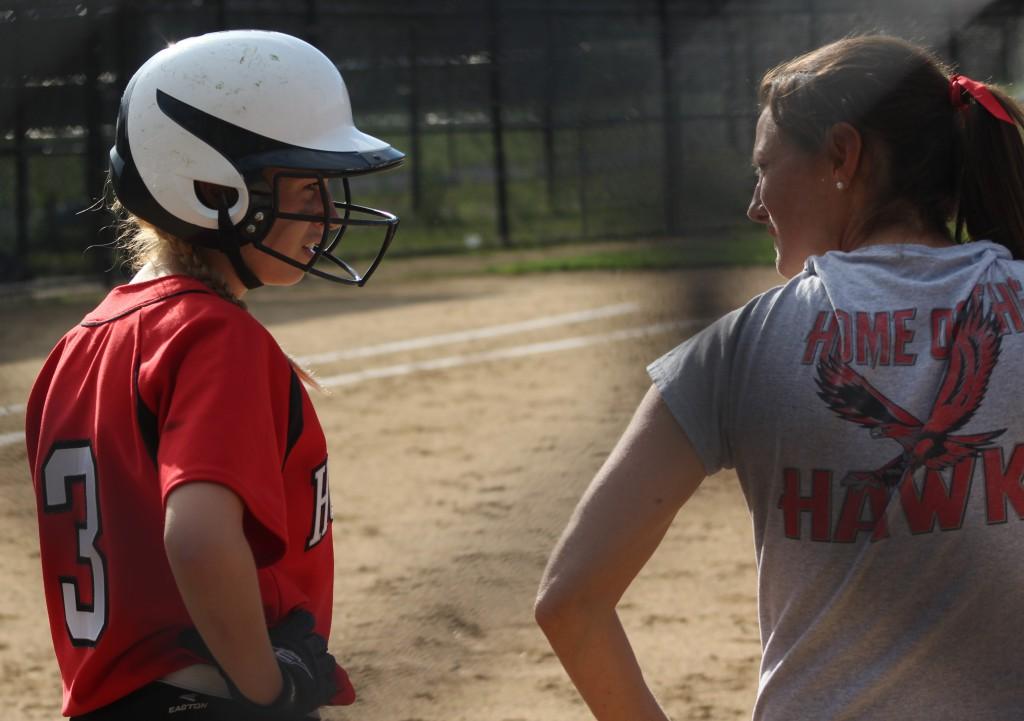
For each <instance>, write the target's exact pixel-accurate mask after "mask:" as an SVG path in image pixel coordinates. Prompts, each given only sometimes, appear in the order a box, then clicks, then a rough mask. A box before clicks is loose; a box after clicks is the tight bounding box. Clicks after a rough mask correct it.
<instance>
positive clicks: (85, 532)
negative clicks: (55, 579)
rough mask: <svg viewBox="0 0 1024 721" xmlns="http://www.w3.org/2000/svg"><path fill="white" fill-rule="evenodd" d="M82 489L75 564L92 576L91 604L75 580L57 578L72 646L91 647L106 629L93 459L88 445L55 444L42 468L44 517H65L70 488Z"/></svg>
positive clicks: (98, 511)
mask: <svg viewBox="0 0 1024 721" xmlns="http://www.w3.org/2000/svg"><path fill="white" fill-rule="evenodd" d="M79 482H80V483H82V484H83V485H84V487H85V521H84V523H78V524H76V530H77V534H76V535H77V538H76V544H77V546H76V547H77V550H78V561H79V563H82V564H88V566H89V569H90V571H91V572H92V603H83V602H82V594H81V593H80V591H79V588H78V580H77V579H76V578H74V577H72V576H61V577H60V588H61V593H62V594H63V596H64V621H65V624H66V625H67V629H68V635H69V636H70V637H71V643H72V645H74V646H93V645H95V644H96V642H97V641H98V640H99V638H100V636H101V635H102V634H103V629H104V627H105V626H106V625H107V577H106V568H105V559H104V558H103V554H102V553H100V552H99V550H98V549H97V548H96V539H97V538H99V536H100V529H101V526H100V507H99V495H98V493H97V488H96V483H97V479H96V459H95V458H94V457H93V455H92V445H91V444H90V443H89V442H88V441H72V442H70V443H67V442H66V443H56V444H54V446H53V448H52V449H51V450H50V457H49V458H48V459H47V461H46V465H45V466H44V467H43V507H44V509H45V510H46V512H47V513H68V512H71V511H72V510H73V509H72V499H71V486H72V484H73V483H79Z"/></svg>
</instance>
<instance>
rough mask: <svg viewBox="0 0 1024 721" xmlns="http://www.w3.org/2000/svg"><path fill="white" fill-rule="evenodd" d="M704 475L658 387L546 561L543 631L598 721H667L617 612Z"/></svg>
mask: <svg viewBox="0 0 1024 721" xmlns="http://www.w3.org/2000/svg"><path fill="white" fill-rule="evenodd" d="M704 475H705V474H704V467H703V465H702V463H701V461H700V459H699V458H698V456H697V454H696V452H695V451H694V449H693V446H692V445H691V444H690V442H689V439H687V437H686V434H685V433H683V431H682V429H681V428H680V427H679V425H678V423H676V421H675V419H674V418H673V417H672V415H671V414H670V412H669V411H668V409H667V408H666V407H665V405H664V403H663V402H662V401H661V398H660V396H659V394H658V392H657V390H656V389H655V388H654V387H653V386H652V387H651V389H650V390H649V391H648V392H647V395H646V396H645V397H644V399H643V401H641V403H640V406H639V407H638V408H637V411H636V413H635V414H634V416H633V420H632V421H631V422H630V424H629V426H628V427H627V429H626V431H625V433H624V434H623V436H622V438H621V439H620V440H619V442H618V444H617V445H616V446H615V449H614V450H613V451H612V453H611V455H610V456H609V457H608V460H607V461H605V464H604V466H602V468H601V470H600V471H598V473H597V475H596V476H595V478H594V480H593V482H592V483H591V484H590V487H589V488H588V489H587V491H586V492H585V493H584V495H583V498H582V499H581V500H580V502H579V505H577V507H576V510H575V512H574V513H573V516H572V518H571V520H570V521H569V525H568V527H567V528H566V529H565V532H564V533H563V534H562V537H561V539H560V540H559V541H558V544H557V545H556V546H555V550H554V552H553V553H552V555H551V559H550V560H549V561H548V567H547V569H546V570H545V572H544V577H543V579H542V581H541V585H540V590H539V592H538V598H537V604H536V617H537V622H538V623H539V624H540V626H541V628H542V629H543V631H544V633H545V634H546V635H547V637H548V640H549V641H550V643H551V646H552V648H553V649H554V651H555V653H556V654H557V655H558V658H559V659H560V660H561V662H562V665H563V666H564V667H565V670H566V671H567V672H568V674H569V677H570V678H571V679H572V681H573V683H574V684H575V685H576V688H577V689H578V690H579V692H580V695H581V696H582V697H583V699H584V700H585V701H586V702H587V705H588V706H589V707H590V710H591V711H592V712H593V714H594V716H595V717H596V718H597V719H599V721H640V720H646V719H651V720H655V719H656V720H658V721H664V720H665V719H667V716H666V715H665V713H664V711H662V710H661V707H660V706H659V705H658V703H657V701H656V700H655V698H654V696H653V694H651V692H650V690H649V689H648V687H647V684H646V683H645V681H644V679H643V675H642V674H641V671H640V666H639V664H638V663H637V660H636V657H635V656H634V654H633V650H632V648H631V647H630V644H629V640H628V639H627V637H626V634H625V632H624V630H623V628H622V625H621V624H620V622H619V618H618V615H617V614H616V612H615V606H616V604H617V603H618V602H619V599H620V598H621V597H622V594H623V593H624V592H625V591H626V588H627V587H628V586H629V584H630V583H631V582H632V581H633V579H634V578H635V577H636V574H637V573H638V572H639V571H640V569H641V568H643V566H644V564H645V563H646V562H647V560H648V559H649V558H650V556H651V554H652V553H654V550H655V549H656V548H657V547H658V544H659V543H660V542H661V539H662V537H663V536H664V535H665V532H666V531H667V530H668V527H669V525H670V524H671V523H672V519H673V518H674V517H675V515H676V512H677V511H678V510H679V508H680V507H681V506H682V505H683V504H684V503H685V502H686V501H687V499H689V497H690V496H691V495H692V494H693V492H694V491H695V490H696V489H697V486H699V485H700V483H701V481H702V480H703V479H704Z"/></svg>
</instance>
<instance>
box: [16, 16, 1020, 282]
mask: <svg viewBox="0 0 1024 721" xmlns="http://www.w3.org/2000/svg"><path fill="white" fill-rule="evenodd" d="M1022 15H1024V2H1020V1H1015V2H1006V1H1000V2H981V1H979V0H877V1H870V2H869V1H867V0H861V1H857V0H760V1H759V0H723V1H721V2H716V1H714V0H617V1H615V0H431V1H430V2H427V1H425V0H423V1H417V0H390V1H389V2H381V1H380V0H289V2H281V1H280V0H161V1H159V2H158V1H156V0H150V1H148V2H146V1H143V2H126V1H123V0H120V1H119V0H83V1H82V2H71V1H64V0H38V1H31V2H29V1H25V0H18V1H15V2H13V3H12V2H11V1H10V0H8V1H7V2H6V3H4V2H3V1H2V0H0V281H2V280H18V279H25V278H32V277H40V276H46V275H53V274H83V273H85V274H90V273H108V274H109V273H111V270H110V268H111V266H112V261H111V253H110V251H109V250H108V249H105V248H99V249H94V250H93V251H91V252H88V253H86V252H84V250H85V248H87V247H88V246H90V245H91V244H96V243H104V242H109V241H110V240H111V233H110V229H109V228H106V227H105V226H106V224H107V223H108V216H107V215H106V214H105V213H102V212H82V211H83V210H84V209H85V208H87V207H88V206H90V205H91V204H92V203H93V202H94V201H95V200H97V199H99V198H100V197H101V196H102V193H103V183H104V178H105V173H106V162H107V152H108V149H109V147H110V146H111V144H112V142H113V132H114V120H115V117H116V113H117V105H118V101H119V98H120V95H121V91H122V90H123V88H124V85H125V83H126V82H127V80H128V79H129V78H130V77H131V74H132V73H133V72H134V70H135V69H136V68H137V67H138V66H139V65H140V64H141V63H142V62H143V61H145V59H146V58H148V57H149V56H150V55H152V54H153V53H154V52H156V51H157V50H159V49H160V48H161V47H164V46H166V44H167V43H169V42H172V41H174V40H176V39H179V38H183V37H187V36H190V35H195V34H199V33H203V32H208V31H212V30H218V29H228V28H265V29H275V30H281V31H284V32H288V33H291V34H294V35H298V36H300V37H304V38H306V39H307V40H309V41H310V42H312V43H314V44H315V45H317V46H318V47H320V48H321V49H322V50H323V51H324V52H325V53H326V54H327V55H328V56H329V57H331V58H332V59H333V60H334V61H335V62H336V63H337V64H338V66H339V68H340V69H341V72H342V75H343V76H344V78H345V81H346V83H347V85H348V87H349V92H350V95H351V97H352V101H353V107H354V111H355V117H356V122H357V124H358V125H359V127H360V128H361V129H362V130H364V131H366V132H369V133H371V134H373V135H376V136H378V137H382V138H384V139H386V140H388V141H389V142H391V143H392V144H393V145H394V146H396V147H398V148H400V149H402V150H404V151H405V152H406V153H408V155H409V160H408V162H407V163H406V165H405V166H404V167H403V168H401V169H399V170H397V171H394V172H392V173H389V174H384V175H380V176H368V177H365V178H360V179H358V180H357V181H355V182H354V184H353V186H354V191H355V197H356V200H357V202H361V203H367V204H371V205H377V206H378V207H383V208H387V209H389V210H392V211H394V212H397V213H398V214H399V215H400V216H401V217H402V230H401V232H400V233H399V236H398V241H397V242H396V246H395V250H394V252H398V253H402V252H406V253H414V252H420V253H424V252H442V251H457V250H463V249H467V248H470V249H473V248H493V247H503V246H517V247H521V246H536V245H544V244H549V243H555V242H564V241H574V240H596V239H605V238H640V237H644V238H649V237H653V236H669V237H676V238H686V237H688V236H691V235H694V234H702V233H703V234H706V233H708V232H711V231H715V230H721V229H730V228H735V227H737V224H739V223H744V222H745V218H744V212H745V208H746V203H747V199H748V195H749V192H750V189H751V185H752V177H751V173H750V165H749V154H750V147H751V140H752V135H753V128H754V124H755V121H756V97H755V94H756V85H757V80H758V79H759V78H760V76H761V74H762V73H763V72H764V71H765V70H766V69H767V68H769V67H771V66H772V65H774V64H776V63H777V62H779V61H781V60H784V59H787V58H789V57H792V56H794V55H797V54H799V53H800V52H802V51H805V50H808V49H810V48H813V47H817V46H819V45H821V44H823V43H825V42H828V41H829V40H832V39H835V38H838V37H842V36H844V35H847V34H850V33H852V32H865V31H886V32H891V33H895V34H898V35H901V36H903V37H907V38H908V39H911V40H915V41H918V42H921V43H923V44H925V45H928V46H930V47H931V48H933V49H934V50H935V51H936V52H938V53H939V55H940V56H942V57H943V58H944V59H946V60H948V61H951V62H953V63H955V64H958V65H959V66H960V67H961V68H962V69H963V70H964V72H966V73H967V74H969V75H971V76H973V77H977V78H979V79H993V80H996V81H999V82H1004V83H1009V82H1012V81H1013V80H1014V79H1015V78H1017V77H1020V76H1021V75H1022V74H1024V48H1022V43H1021V40H1022V34H1024V23H1022V22H1021V17H1022ZM301 111H302V110H301V108H298V109H294V108H293V109H287V110H286V111H285V112H301ZM113 272H114V273H115V274H116V272H117V271H113Z"/></svg>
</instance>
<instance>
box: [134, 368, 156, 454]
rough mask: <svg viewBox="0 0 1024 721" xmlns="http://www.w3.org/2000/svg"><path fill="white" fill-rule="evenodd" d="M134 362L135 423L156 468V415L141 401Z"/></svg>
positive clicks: (137, 371)
mask: <svg viewBox="0 0 1024 721" xmlns="http://www.w3.org/2000/svg"><path fill="white" fill-rule="evenodd" d="M140 365H141V363H138V362H136V364H135V373H134V378H133V379H132V380H133V383H134V384H135V421H136V423H138V424H139V435H140V436H141V437H142V442H143V443H145V444H146V452H147V453H149V458H150V460H151V461H153V466H154V467H156V453H157V450H158V449H159V446H160V434H159V433H158V432H157V421H156V414H155V413H154V412H153V411H151V410H150V409H149V406H147V405H146V403H145V401H143V400H142V393H141V392H140V391H139V366H140Z"/></svg>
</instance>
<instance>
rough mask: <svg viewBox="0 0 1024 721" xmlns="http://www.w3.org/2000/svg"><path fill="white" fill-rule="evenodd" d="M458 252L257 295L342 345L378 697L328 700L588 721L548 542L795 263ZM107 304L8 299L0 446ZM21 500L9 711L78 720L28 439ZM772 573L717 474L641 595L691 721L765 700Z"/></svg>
mask: <svg viewBox="0 0 1024 721" xmlns="http://www.w3.org/2000/svg"><path fill="white" fill-rule="evenodd" d="M444 265H447V262H446V261H441V260H434V261H431V260H421V261H401V262H393V263H391V264H390V265H388V264H385V268H384V269H382V272H381V274H380V277H379V278H375V279H374V282H373V284H372V285H371V286H370V287H367V288H365V289H363V290H361V291H355V292H349V291H347V290H344V289H336V288H332V287H327V284H324V283H315V282H312V281H307V282H306V283H305V284H304V285H302V286H300V287H298V288H294V289H287V290H277V289H270V290H267V291H261V292H260V293H257V294H255V296H254V298H253V303H252V310H253V312H254V313H255V314H256V315H257V316H258V317H259V318H260V319H261V320H263V321H264V322H265V323H266V324H267V325H268V327H269V328H270V329H271V331H272V332H273V333H274V335H275V337H276V338H277V339H278V340H279V341H280V343H281V344H282V346H283V347H285V349H286V350H288V351H289V352H291V353H293V354H294V355H297V356H302V357H307V356H310V355H314V354H319V355H320V356H321V358H320V359H319V360H318V361H317V362H316V363H314V364H313V365H314V366H315V368H316V370H317V373H318V375H319V377H320V378H321V379H323V380H324V381H325V382H326V383H328V384H329V385H332V386H333V387H332V389H331V393H330V395H325V396H319V397H315V398H314V402H315V404H316V406H317V409H318V412H319V414H320V417H321V421H322V423H323V425H324V429H325V432H326V433H327V437H328V442H329V446H330V455H331V483H332V495H333V505H334V513H335V519H334V520H335V523H334V539H335V547H336V556H337V575H336V580H335V592H336V607H335V623H334V632H333V635H332V638H331V647H332V649H333V650H334V651H335V652H336V654H337V655H338V657H339V659H340V660H341V661H342V663H343V664H344V665H345V666H346V667H347V668H348V670H349V672H350V674H351V676H352V678H353V680H354V681H355V683H356V685H357V689H358V691H359V694H360V697H359V700H358V702H357V703H356V705H354V706H351V707H348V708H346V709H336V710H332V711H329V712H328V713H326V714H325V717H326V718H337V719H359V720H360V721H378V720H379V721H414V720H418V721H457V720H460V719H465V720H466V721H513V720H527V719H529V720H531V721H533V720H536V721H542V720H543V721H548V720H552V719H557V720H559V721H561V720H571V719H586V718H589V715H588V714H587V712H586V709H585V708H584V706H583V704H582V703H581V702H580V701H579V699H578V697H577V695H576V693H575V691H574V689H573V688H572V687H571V685H570V684H569V681H568V679H567V678H566V676H565V675H564V673H563V672H562V670H561V667H560V666H559V664H558V662H557V660H556V659H555V657H554V656H553V654H552V653H551V652H550V649H549V648H548V646H547V643H546V642H545V640H544V639H543V637H542V635H541V634H540V632H539V631H538V630H537V629H536V627H535V625H534V623H533V618H532V603H533V597H534V593H535V591H536V587H537V582H538V580H539V577H540V573H541V570H542V569H543V565H544V562H545V560H546V557H547V554H548V553H549V552H550V550H551V548H552V546H553V544H554V541H555V539H556V537H557V535H558V534H559V532H560V531H561V529H562V527H563V526H564V524H565V522H566V521H567V519H568V517H569V514H570V512H571V510H572V508H573V506H574V505H575V503H576V501H577V499H578V498H579V496H580V494H581V492H582V490H583V488H584V487H585V486H586V484H587V483H588V482H589V480H590V478H591V477H592V476H593V474H594V472H595V471H596V470H597V468H598V466H599V465H600V464H601V462H602V461H603V460H604V458H605V456H606V455H607V453H608V451H609V450H610V449H611V447H612V445H613V444H614V442H615V440H616V439H617V438H618V436H619V434H620V433H621V431H622V429H623V428H624V426H625V424H626V423H627V422H628V420H629V417H630V415H631V414H632V411H633V409H634V408H635V406H636V404H637V402H638V401H639V399H640V398H641V397H642V395H643V393H644V391H645V389H646V388H647V386H648V385H649V380H648V379H647V376H646V374H645V371H644V367H645V365H646V364H647V363H648V362H649V361H651V360H652V359H654V358H655V357H657V356H658V355H660V354H661V353H663V352H664V351H666V350H668V349H669V348H671V347H672V346H673V345H675V344H676V343H678V342H679V341H680V340H681V339H682V338H684V337H686V336H688V335H689V334H690V333H692V332H693V330H695V328H696V327H698V325H699V324H698V323H697V322H696V321H699V320H700V319H705V318H712V317H715V316H717V315H720V314H721V313H722V312H724V311H726V310H728V309H729V308H731V307H733V306H735V305H738V304H740V303H742V302H743V301H744V300H746V299H747V298H749V297H750V296H751V295H753V294H754V293H756V292H759V291H760V290H763V289H765V288H767V287H769V286H771V285H773V284H775V283H776V276H775V275H774V273H773V272H772V271H771V270H770V269H751V270H732V271H690V272H665V273H581V274H545V275H532V276H523V277H504V276H488V275H484V276H481V275H472V274H467V275H461V276H456V277H454V278H451V277H449V278H442V277H440V276H439V273H440V272H441V268H442V266H444ZM94 301H95V298H89V297H87V298H81V299H78V300H63V301H49V302H46V303H20V304H18V305H16V306H12V307H10V308H5V309H3V314H4V316H5V318H4V323H3V324H2V326H3V330H2V331H0V440H2V439H3V438H5V437H8V438H9V437H10V436H11V435H12V434H16V433H17V432H18V431H19V430H20V428H21V424H22V423H23V415H21V413H20V410H19V408H18V404H20V403H23V402H24V398H25V395H26V394H27V390H28V387H29V385H30V384H31V381H32V378H33V377H34V374H35V373H36V371H37V370H38V368H39V366H40V364H41V362H42V358H43V355H44V354H45V353H46V351H47V350H48V349H49V347H50V346H51V345H52V344H53V342H54V341H55V340H56V339H57V338H58V337H59V336H60V334H61V333H62V332H63V331H64V330H65V329H66V327H67V326H69V325H70V324H72V323H74V322H75V321H76V320H77V319H78V318H80V317H81V316H82V315H83V314H84V313H85V311H87V310H88V309H89V307H91V305H92V303H93V302H94ZM684 321H686V323H684ZM382 344H390V345H382ZM368 347H370V348H369V349H367V348H368ZM354 348H361V349H363V350H362V351H359V352H353V350H352V349H354ZM326 354H333V355H332V356H326ZM345 354H347V356H348V357H344V356H345ZM325 356H326V357H325ZM339 356H341V357H339ZM0 514H2V516H3V523H2V525H0V668H2V675H0V696H2V699H3V708H4V718H5V719H9V720H10V721H22V720H25V721H29V720H33V721H34V720H36V719H51V720H53V719H57V718H58V717H59V697H60V684H59V679H58V677H57V671H56V664H55V661H54V659H53V652H52V649H51V647H50V640H49V633H48V627H47V623H46V615H45V611H44V609H43V605H42V598H41V581H40V577H39V573H40V572H39V568H38V563H39V561H38V551H37V550H36V541H37V539H36V526H35V518H34V514H35V510H34V501H33V496H32V491H31V484H30V482H29V479H28V477H27V471H26V464H25V452H24V449H23V447H22V445H21V443H18V442H7V443H6V444H3V445H0ZM754 583H755V574H754V559H753V553H752V543H751V540H750V528H749V518H748V515H747V513H746V510H745V506H744V504H743V499H742V496H741V494H740V492H739V490H738V487H737V485H736V482H735V478H734V477H732V476H730V475H729V474H719V475H717V476H715V477H712V478H710V479H708V480H707V481H706V482H705V483H704V484H703V486H702V487H701V489H700V490H699V491H698V493H697V494H696V495H695V496H694V497H693V499H692V500H691V502H690V503H689V504H688V505H687V506H686V508H685V509H684V510H683V511H682V513H681V514H680V516H679V517H678V518H677V520H676V522H675V524H674V526H673V528H672V529H671V531H670V532H669V534H668V536H667V537H666V539H665V541H664V543H663V544H662V546H661V548H660V549H659V551H658V552H657V554H656V555H655V557H654V558H653V560H652V561H651V563H650V564H649V565H648V567H647V568H646V569H645V570H644V572H643V573H642V574H641V576H640V577H639V578H638V579H637V581H636V582H635V583H634V585H633V587H632V588H631V589H630V591H629V593H628V594H627V595H626V597H625V598H624V599H623V602H622V605H621V609H622V617H623V620H624V623H625V624H626V627H627V629H628V630H629V632H630V634H631V638H632V639H633V641H634V644H635V646H636V650H637V653H638V655H639V657H640V659H641V662H642V665H643V667H644V669H645V673H646V675H647V678H648V680H649V681H650V683H651V685H652V687H653V688H654V689H655V692H656V694H657V695H658V697H659V699H661V701H662V703H663V704H664V706H665V707H666V709H667V710H668V711H669V713H670V714H671V715H672V717H673V718H675V719H677V720H679V719H743V718H748V717H749V714H750V708H751V705H752V701H753V693H754V689H755V687H756V674H757V664H758V661H759V658H760V649H759V643H758V637H757V622H756V615H755V604H754Z"/></svg>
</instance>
